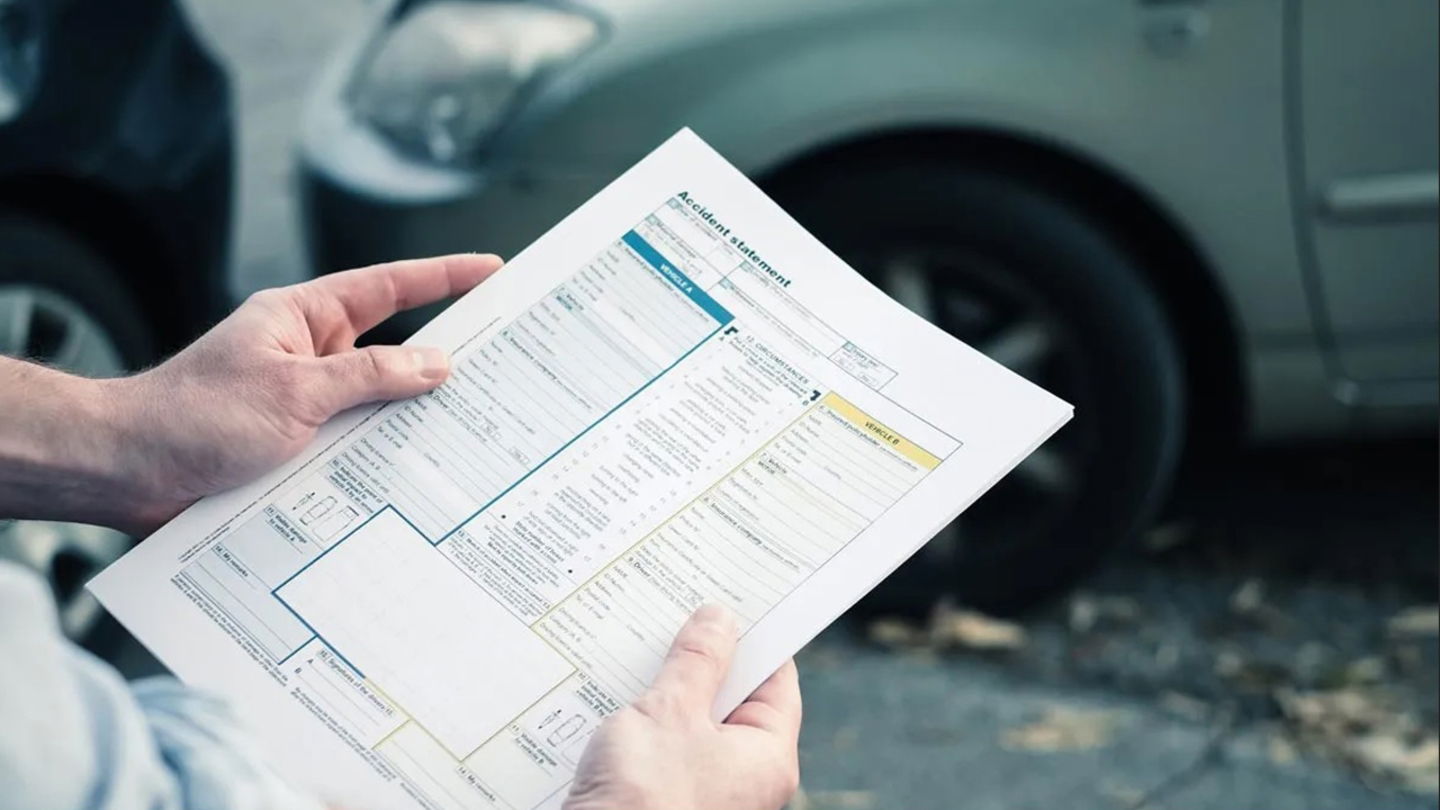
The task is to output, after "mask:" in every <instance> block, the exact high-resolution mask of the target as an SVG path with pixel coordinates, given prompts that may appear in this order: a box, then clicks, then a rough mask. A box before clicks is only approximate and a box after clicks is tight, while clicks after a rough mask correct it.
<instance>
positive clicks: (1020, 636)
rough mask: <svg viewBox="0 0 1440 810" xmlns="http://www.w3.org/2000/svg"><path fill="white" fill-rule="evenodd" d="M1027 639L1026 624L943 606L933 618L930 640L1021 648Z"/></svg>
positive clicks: (965, 645) (946, 644) (975, 646)
mask: <svg viewBox="0 0 1440 810" xmlns="http://www.w3.org/2000/svg"><path fill="white" fill-rule="evenodd" d="M1025 641H1026V637H1025V628H1023V627H1021V626H1020V625H1018V624H1015V623H1014V622H1007V621H1004V620H1002V619H996V618H992V617H990V616H986V615H984V614H982V613H976V612H975V611H972V610H963V609H957V608H950V607H944V606H942V607H940V608H938V609H937V610H936V611H935V615H934V617H933V618H932V619H931V622H930V642H931V643H932V644H934V645H935V646H937V647H963V648H966V649H971V650H1018V649H1020V648H1021V647H1024V646H1025Z"/></svg>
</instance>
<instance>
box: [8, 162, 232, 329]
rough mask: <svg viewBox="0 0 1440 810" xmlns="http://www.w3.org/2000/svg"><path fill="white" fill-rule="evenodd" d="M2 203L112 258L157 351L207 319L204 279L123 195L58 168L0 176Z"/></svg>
mask: <svg viewBox="0 0 1440 810" xmlns="http://www.w3.org/2000/svg"><path fill="white" fill-rule="evenodd" d="M0 208H3V209H9V210H12V211H16V212H19V213H22V214H29V215H31V216H37V217H41V218H44V219H45V220H47V221H49V222H53V223H54V224H56V225H58V226H60V227H62V228H64V229H65V230H67V231H69V232H70V233H73V234H74V235H75V236H77V237H79V238H81V239H84V240H86V242H87V243H88V244H89V246H90V247H92V248H93V249H95V250H96V251H98V252H99V253H100V254H101V255H103V256H104V257H105V258H107V259H108V260H110V261H111V262H113V263H114V264H115V266H116V267H117V268H119V270H120V271H121V274H122V276H123V278H122V279H121V280H122V281H124V282H125V283H127V284H128V285H129V286H130V287H131V290H132V291H133V292H134V294H135V297H136V300H137V301H138V302H139V304H140V306H141V308H142V309H143V311H144V315H145V317H146V320H147V321H148V322H149V323H150V325H151V326H152V327H153V328H154V330H155V337H156V339H157V341H158V348H160V349H161V350H162V351H170V350H174V349H177V348H179V347H180V346H182V345H184V343H185V342H186V341H187V340H189V339H190V338H192V337H194V334H195V332H196V330H197V329H198V328H201V327H203V326H204V325H206V324H208V322H209V321H210V320H211V319H212V317H213V315H214V313H213V312H211V311H209V309H210V308H209V306H208V300H209V298H208V297H209V295H210V291H208V290H206V289H204V283H203V281H202V280H201V279H199V278H195V277H191V275H190V274H189V273H187V270H186V268H184V267H182V266H181V262H180V259H179V257H178V256H176V255H175V254H174V253H173V251H171V250H169V249H168V247H167V245H168V242H167V240H166V238H165V234H164V233H163V232H162V231H161V229H159V228H157V227H155V225H154V224H153V223H151V222H149V221H148V220H147V219H146V218H145V217H144V216H142V215H141V213H140V212H139V211H138V210H137V206H136V205H134V204H133V203H132V202H131V201H129V200H127V199H126V198H125V197H124V195H122V194H119V193H116V192H114V191H113V190H111V189H109V188H107V187H105V186H104V185H102V184H98V183H92V182H87V181H85V180H80V179H76V178H73V177H67V176H64V175H55V176H48V175H24V176H19V177H9V178H5V179H4V180H0ZM194 272H200V270H199V269H198V268H196V269H195V270H194Z"/></svg>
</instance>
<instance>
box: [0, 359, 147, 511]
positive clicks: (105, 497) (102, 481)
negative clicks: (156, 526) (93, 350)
mask: <svg viewBox="0 0 1440 810" xmlns="http://www.w3.org/2000/svg"><path fill="white" fill-rule="evenodd" d="M131 387H132V386H131V385H130V381H129V380H126V379H115V380H91V379H85V378H83V377H76V376H74V375H71V374H66V373H64V372H61V371H56V370H54V369H51V368H46V367H44V366H39V365H35V364H33V363H27V362H23V361H20V360H13V359H11V358H8V357H0V518H26V519H38V520H69V521H76V522H82V523H95V524H99V525H103V526H112V527H115V528H118V529H121V530H125V531H132V532H133V531H137V530H139V529H140V528H141V527H148V526H151V525H153V523H154V515H153V514H151V513H152V512H154V511H156V509H157V507H156V506H155V505H154V504H153V501H154V498H153V497H152V495H151V492H152V490H153V487H152V486H151V485H150V483H149V481H148V480H147V476H148V474H149V471H148V470H145V469H143V465H140V464H137V463H136V461H137V459H136V456H137V452H136V448H137V447H139V446H140V442H139V439H140V431H139V426H138V425H137V424H136V423H137V421H138V419H137V414H136V413H135V412H134V411H135V408H134V407H133V402H132V400H133V397H132V395H131Z"/></svg>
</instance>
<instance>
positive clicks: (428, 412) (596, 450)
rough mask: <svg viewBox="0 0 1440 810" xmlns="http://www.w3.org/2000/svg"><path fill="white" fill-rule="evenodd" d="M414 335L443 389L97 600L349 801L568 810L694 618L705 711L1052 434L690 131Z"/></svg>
mask: <svg viewBox="0 0 1440 810" xmlns="http://www.w3.org/2000/svg"><path fill="white" fill-rule="evenodd" d="M867 204H868V203H867V201H865V200H856V201H855V205H856V206H859V207H863V206H865V205H867ZM961 215H963V212H961ZM413 340H414V341H415V342H418V343H423V344H428V345H435V346H441V347H445V348H446V349H448V350H450V351H452V352H453V358H454V359H453V373H452V376H451V378H450V379H449V381H447V382H446V383H445V384H444V385H443V386H441V387H440V388H439V389H437V390H435V391H434V392H432V393H429V394H426V395H423V396H420V397H417V398H415V399H411V400H405V401H401V402H393V403H389V404H386V405H379V406H370V407H365V408H360V409H356V410H354V411H351V412H348V413H346V414H343V415H342V416H340V417H339V418H337V419H335V420H333V421H332V422H331V423H330V424H328V425H326V426H325V427H324V428H323V429H322V430H321V432H320V435H319V437H318V438H317V440H316V441H315V442H314V444H313V445H311V447H310V448H309V449H308V450H306V451H305V452H304V453H303V454H302V455H301V456H300V457H299V458H297V459H296V460H295V461H293V462H292V463H290V464H288V465H286V466H285V467H284V468H283V469H280V470H278V471H276V472H275V473H273V474H271V475H269V476H267V477H266V478H264V479H263V480H260V481H257V482H255V483H253V484H251V485H249V486H246V487H243V488H241V489H238V490H234V491H231V492H227V493H224V494H221V495H219V496H215V497H212V498H208V499H206V500H204V501H202V502H200V503H199V504H197V505H195V506H194V507H192V508H191V509H189V510H188V511H186V512H185V513H184V514H182V515H181V516H180V517H178V518H177V519H176V520H174V521H172V522H171V523H170V524H169V525H167V526H166V527H164V528H163V529H161V530H160V531H159V532H157V533H156V534H155V535H154V536H152V537H151V538H149V539H148V540H146V541H145V542H143V543H141V544H140V545H139V546H138V547H137V548H136V549H135V550H134V551H132V552H131V553H130V554H129V555H127V556H126V557H124V558H123V559H121V560H120V561H119V562H118V563H116V564H115V565H114V566H112V567H111V568H110V569H108V570H107V571H105V572H104V573H103V574H101V575H100V576H99V577H98V578H97V579H96V580H95V581H94V582H93V583H92V584H91V587H92V589H93V590H94V592H95V593H96V595H97V596H98V597H99V598H100V599H101V601H102V602H103V603H104V604H105V605H106V607H107V608H109V609H110V611H111V612H112V613H114V614H115V615H116V616H117V617H118V618H119V619H120V621H121V622H122V623H124V624H125V625H126V626H127V627H128V628H129V629H130V630H131V631H132V632H133V633H134V634H135V635H136V636H138V637H139V638H140V640H141V641H143V642H144V643H145V644H146V645H147V646H148V647H149V648H150V649H151V650H152V651H153V652H154V653H155V654H156V655H157V656H158V657H159V658H160V659H161V660H162V661H164V662H165V663H166V664H167V665H169V666H170V667H171V668H172V669H173V670H174V671H175V672H176V673H177V674H178V675H179V676H181V677H182V678H184V679H185V680H186V681H188V682H190V683H192V684H194V685H196V686H198V687H202V688H205V689H208V690H211V691H214V692H218V693H220V694H222V695H224V696H226V697H228V698H229V699H230V700H231V701H232V702H233V704H234V705H235V707H236V708H237V710H238V712H239V713H240V714H241V716H242V717H243V718H245V719H246V720H247V721H248V722H249V725H251V726H252V727H253V728H254V729H255V730H256V732H257V733H259V734H261V735H264V736H265V738H266V740H267V742H268V743H269V744H270V745H272V746H273V748H274V749H275V750H276V751H277V752H279V754H280V756H279V757H277V759H278V760H279V761H280V762H281V764H282V766H283V767H286V768H288V769H289V771H290V773H291V775H292V776H293V777H294V778H296V779H298V780H302V781H305V782H307V783H309V784H311V785H312V786H314V787H315V788H316V789H317V790H320V791H322V793H323V794H324V795H326V796H327V797H331V798H333V799H334V800H336V801H339V802H342V803H344V804H346V806H353V807H357V808H363V807H372V806H374V807H394V806H418V807H423V808H434V809H435V810H451V809H452V808H454V809H455V810H459V809H460V808H507V809H508V810H530V808H554V807H558V806H559V805H560V803H561V802H562V801H563V798H564V795H565V790H566V787H567V785H568V783H569V781H570V779H571V776H572V774H573V772H574V769H575V766H576V763H577V760H578V758H579V756H580V754H581V752H582V751H583V749H584V747H585V744H586V741H587V740H588V739H589V737H590V735H591V734H592V733H593V732H594V731H595V728H596V726H597V725H598V724H599V723H600V722H601V721H602V720H603V719H604V718H605V717H606V715H608V714H610V713H611V712H614V711H615V710H616V709H618V708H619V707H621V706H623V705H624V704H626V703H627V702H628V701H630V700H632V699H634V698H635V697H636V696H637V695H638V694H639V693H640V691H641V690H642V689H643V688H644V687H645V686H646V685H647V684H648V683H649V681H650V679H651V677H652V675H653V674H654V673H655V672H656V671H657V669H658V668H659V665H660V662H661V660H662V657H663V655H664V653H665V651H666V649H667V647H668V645H669V643H670V640H671V638H672V636H673V635H674V632H675V631H676V630H677V629H678V628H679V626H680V625H681V624H682V623H683V621H684V620H685V618H686V617H687V616H688V615H689V614H690V613H691V611H693V610H694V609H695V608H696V607H698V606H699V605H701V604H702V603H705V602H711V601H713V602H720V603H723V604H725V605H728V606H729V607H730V608H731V609H732V610H733V611H734V612H735V613H736V614H737V616H738V617H739V619H740V625H741V629H742V631H743V637H742V639H741V644H740V647H739V650H738V652H737V656H736V659H735V664H734V669H733V671H732V673H731V676H730V679H729V681H728V682H727V684H726V687H725V689H724V690H723V692H722V695H721V697H720V699H719V700H718V701H717V704H716V707H715V711H716V715H717V717H719V716H723V714H725V713H727V712H728V711H729V709H731V708H733V707H734V706H735V705H737V704H738V703H739V701H740V700H741V699H742V698H743V697H744V696H745V695H746V694H748V692H749V691H750V690H752V689H753V688H754V687H755V686H757V685H758V684H759V683H760V682H761V681H762V680H763V679H764V678H765V677H766V676H767V675H769V674H770V673H771V672H772V671H774V670H775V668H776V667H777V666H778V665H779V664H781V663H782V662H783V661H784V659H785V658H786V657H788V656H790V655H792V654H793V653H795V652H796V650H798V649H799V648H800V647H801V646H802V645H803V644H804V643H805V642H807V641H808V640H809V639H810V638H811V637H813V636H814V635H815V634H816V633H817V632H819V631H820V630H821V629H823V628H824V627H825V626H826V625H827V624H828V623H830V622H831V621H833V620H834V619H835V618H836V617H837V616H838V615H839V614H840V613H841V612H842V611H844V610H845V609H846V608H847V607H848V606H850V605H851V604H852V603H854V602H855V601H856V600H857V599H859V598H860V597H861V596H862V595H864V593H865V592H866V591H867V590H869V589H870V588H871V587H873V586H874V585H875V584H876V583H877V582H879V580H880V579H882V578H883V577H884V576H885V575H886V574H888V573H889V572H890V571H891V570H893V569H894V568H895V567H896V566H897V565H899V564H900V563H901V562H902V561H904V560H905V558H907V557H908V556H910V555H911V554H912V553H913V552H915V551H916V550H917V549H918V548H919V547H920V546H921V545H923V544H924V543H925V542H926V541H927V540H929V539H930V538H931V536H933V535H934V534H935V533H936V532H937V531H939V530H940V529H941V528H942V527H944V526H945V525H946V524H947V523H948V522H949V521H950V520H952V519H953V518H954V517H955V516H956V515H957V514H958V513H959V512H960V511H961V510H962V509H964V507H966V506H967V505H968V504H969V503H970V502H971V501H972V500H974V499H975V498H976V497H978V496H979V495H980V493H982V492H983V491H984V490H985V489H987V488H988V487H989V486H990V485H991V484H993V483H994V482H995V481H996V480H998V479H999V478H1000V477H1001V476H1002V475H1004V474H1005V473H1006V472H1007V471H1008V470H1009V469H1010V468H1011V467H1013V466H1014V465H1015V464H1016V463H1017V462H1019V461H1020V460H1021V459H1023V458H1024V457H1025V456H1026V455H1027V454H1028V453H1029V452H1030V451H1031V450H1033V449H1034V448H1035V447H1036V446H1037V445H1038V444H1039V443H1040V442H1042V441H1043V440H1044V439H1045V438H1046V437H1047V436H1049V435H1050V434H1051V433H1052V432H1053V431H1055V430H1056V429H1057V428H1058V427H1060V425H1062V424H1063V423H1064V422H1065V421H1066V420H1067V419H1069V417H1070V413H1071V410H1070V407H1069V406H1068V405H1066V404H1065V403H1064V402H1062V401H1060V400H1058V399H1056V398H1055V397H1053V396H1051V395H1050V394H1048V393H1046V392H1045V391H1043V390H1041V389H1039V388H1037V387H1035V386H1033V385H1031V384H1030V383H1028V382H1026V381H1025V380H1023V379H1021V378H1020V377H1018V376H1016V375H1015V374H1012V373H1011V372H1009V371H1007V370H1006V369H1004V368H1002V367H1001V366H999V365H998V364H996V363H994V362H992V361H990V360H988V359H986V358H985V357H983V356H982V355H980V354H979V353H977V352H976V351H974V350H973V349H971V348H969V347H968V346H965V345H964V344H962V343H960V342H959V341H957V340H955V339H954V338H952V337H950V336H948V335H946V334H945V333H944V332H942V331H941V330H939V329H937V328H935V327H934V326H932V325H930V324H928V323H926V322H925V321H924V320H922V319H921V318H919V317H917V316H915V315H913V314H911V313H910V312H909V311H907V310H905V309H904V308H903V307H901V306H900V305H899V304H897V303H895V302H894V301H892V300H890V299H889V298H887V297H886V296H885V295H884V294H883V293H881V292H880V291H879V290H877V289H876V288H875V287H873V286H871V285H870V284H869V283H868V282H867V281H865V280H864V279H863V278H862V277H861V276H859V275H858V274H857V273H855V272H854V271H853V270H851V269H850V268H849V267H847V266H846V265H845V264H844V263H843V262H841V261H840V260H839V259H838V258H836V257H835V256H834V254H832V253H830V252H829V251H828V250H827V249H826V248H825V247H824V246H822V245H821V244H820V243H819V242H817V241H816V240H815V239H814V238H813V237H811V236H810V235H809V234H807V233H806V232H805V231H804V230H803V229H802V228H801V227H800V226H799V225H797V224H796V223H795V222H794V221H793V220H791V219H790V218H789V216H787V215H786V214H785V213H784V212H783V211H782V210H780V208H779V207H777V206H776V205H775V204H774V203H773V202H771V201H770V200H769V199H768V198H767V197H765V196H764V195H763V194H762V193H761V192H760V191H759V190H758V189H756V188H755V187H754V186H753V185H752V184H751V183H750V182H749V181H748V180H746V179H745V177H744V176H743V175H742V174H740V173H739V172H738V171H737V170H735V169H734V168H732V167H731V166H730V165H729V164H728V163H726V162H725V161H724V159H722V158H721V157H720V156H719V155H717V154H716V153H715V152H714V151H712V150H711V149H710V148H709V147H708V146H706V145H705V144H704V143H703V142H702V141H701V140H700V139H699V138H698V137H696V136H695V135H694V134H693V133H691V132H689V131H688V130H686V131H682V132H680V133H679V134H677V135H675V136H674V137H673V138H671V139H670V140H669V141H668V142H666V143H665V144H664V145H663V146H661V147H660V148H659V149H658V150H656V151H655V152H653V153H652V154H650V155H649V156H648V157H646V158H645V159H644V160H642V161H641V162H640V163H639V164H637V165H636V166H635V167H634V168H632V169H631V170H630V171H629V172H627V173H626V174H624V175H623V176H622V177H620V178H619V179H618V180H616V181H615V182H614V183H612V184H611V185H610V186H608V187H607V188H606V189H604V190H603V191H601V192H600V193H599V194H598V195H596V196H595V197H594V198H592V199H591V200H590V201H589V202H587V203H585V204H584V205H583V206H582V207H580V208H579V209H578V210H577V211H575V212H574V213H573V214H571V215H570V216H569V217H567V218H566V219H565V220H563V221H562V222H561V223H560V224H559V225H557V226H556V227H555V228H554V229H552V230H551V231H550V232H549V233H547V234H546V235H545V236H544V237H542V238H541V239H540V240H538V241H537V242H536V243H535V244H534V245H532V246H531V247H530V248H528V249H527V250H525V251H524V252H523V253H521V254H520V255H519V256H517V257H516V258H515V259H514V260H513V261H511V262H510V263H509V265H508V266H507V267H506V268H505V269H503V270H502V271H501V272H499V273H498V274H497V275H495V276H494V277H493V278H491V279H490V280H489V281H487V282H486V283H485V284H483V285H481V286H480V287H479V288H477V289H476V290H474V291H472V292H471V293H469V294H468V295H466V296H465V297H464V298H462V299H461V300H460V301H458V302H457V303H456V304H454V305H453V306H451V307H450V308H449V309H448V310H446V311H445V312H444V313H443V314H442V315H440V316H439V317H438V318H436V319H435V320H434V321H432V322H431V323H430V324H428V325H427V326H426V327H425V328H424V329H422V330H421V332H420V333H419V334H417V335H416V336H415V338H414V339H413Z"/></svg>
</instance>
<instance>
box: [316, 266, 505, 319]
mask: <svg viewBox="0 0 1440 810" xmlns="http://www.w3.org/2000/svg"><path fill="white" fill-rule="evenodd" d="M501 264H503V262H502V261H501V259H500V257H499V256H496V255H493V254H488V253H484V254H482V253H457V254H453V255H450V256H434V257H431V258H428V259H407V260H405V261H398V262H389V263H387V264H377V265H372V266H370V267H362V268H360V269H358V270H345V271H343V272H340V273H332V274H330V275H327V276H321V277H320V278H317V279H315V280H314V281H308V282H306V284H305V286H307V287H310V288H311V291H312V292H315V293H318V294H321V295H323V296H328V297H330V298H332V299H334V300H335V301H336V302H337V303H339V304H340V306H341V307H342V308H343V309H344V311H345V316H346V318H347V319H348V320H349V322H350V326H351V328H352V329H354V331H355V334H357V335H358V334H360V333H362V332H365V331H367V330H369V329H370V328H371V327H373V326H375V325H376V324H378V323H380V322H381V321H383V320H385V319H386V318H388V317H390V316H391V315H394V314H395V313H396V312H399V311H401V310H405V309H411V308H413V307H418V306H423V305H425V304H429V303H433V302H435V301H440V300H443V299H445V298H453V297H455V296H457V295H462V294H464V293H466V292H468V291H469V290H470V289H471V288H473V287H474V286H475V285H477V284H479V283H480V282H482V281H484V280H485V279H487V278H489V277H490V276H491V275H492V274H493V273H494V272H495V271H496V270H499V269H500V265H501Z"/></svg>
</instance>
